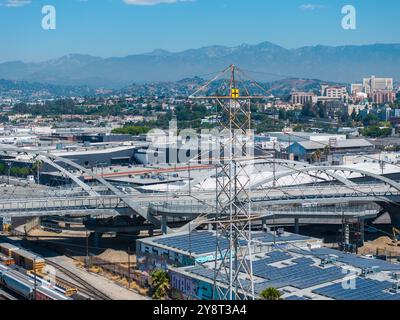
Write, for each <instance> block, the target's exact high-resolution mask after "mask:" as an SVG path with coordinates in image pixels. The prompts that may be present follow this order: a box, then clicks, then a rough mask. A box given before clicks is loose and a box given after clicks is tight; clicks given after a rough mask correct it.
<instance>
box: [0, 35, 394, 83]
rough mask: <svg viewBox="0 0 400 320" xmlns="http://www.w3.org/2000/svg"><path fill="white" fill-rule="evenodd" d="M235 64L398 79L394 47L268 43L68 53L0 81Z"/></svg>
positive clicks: (196, 71)
mask: <svg viewBox="0 0 400 320" xmlns="http://www.w3.org/2000/svg"><path fill="white" fill-rule="evenodd" d="M232 63H233V64H236V65H238V66H239V67H240V68H241V69H242V70H244V71H246V72H247V73H248V74H249V75H250V76H251V77H252V78H254V79H256V80H262V81H273V80H279V79H283V78H307V79H322V80H324V81H333V82H340V83H351V82H355V81H357V82H360V81H361V79H362V78H363V77H366V76H371V75H376V76H385V77H394V78H395V79H396V80H399V78H400V77H399V74H400V44H372V45H359V46H355V45H352V46H337V47H331V46H321V45H319V46H308V47H302V48H297V49H286V48H283V47H281V46H278V45H275V44H273V43H270V42H263V43H260V44H257V45H248V44H243V45H240V46H236V47H226V46H209V47H203V48H200V49H190V50H186V51H182V52H169V51H165V50H155V51H153V52H151V53H146V54H136V55H129V56H126V57H112V58H101V57H95V56H90V55H81V54H69V55H66V56H63V57H61V58H59V59H53V60H49V61H44V62H35V63H25V62H22V61H12V62H4V63H1V64H0V78H1V79H7V80H19V81H29V82H40V83H47V84H54V85H80V86H81V85H84V86H86V85H87V86H91V87H107V88H122V87H124V86H127V85H130V84H132V83H146V82H159V81H178V80H180V79H184V78H190V77H195V76H200V77H201V76H202V75H205V74H208V73H213V72H216V71H219V70H223V69H224V68H226V67H227V66H228V65H230V64H232Z"/></svg>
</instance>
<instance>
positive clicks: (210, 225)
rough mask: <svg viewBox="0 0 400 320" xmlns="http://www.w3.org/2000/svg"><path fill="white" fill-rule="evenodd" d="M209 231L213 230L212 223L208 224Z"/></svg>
mask: <svg viewBox="0 0 400 320" xmlns="http://www.w3.org/2000/svg"><path fill="white" fill-rule="evenodd" d="M208 230H209V231H212V230H213V225H212V224H211V223H209V224H208Z"/></svg>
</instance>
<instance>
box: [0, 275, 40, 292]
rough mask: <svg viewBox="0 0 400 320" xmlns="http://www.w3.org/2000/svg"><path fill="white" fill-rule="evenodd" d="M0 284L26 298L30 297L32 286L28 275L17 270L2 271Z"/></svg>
mask: <svg viewBox="0 0 400 320" xmlns="http://www.w3.org/2000/svg"><path fill="white" fill-rule="evenodd" d="M1 284H2V285H3V286H5V287H6V288H8V289H10V290H12V291H13V292H15V293H17V294H18V295H20V296H22V297H24V298H26V299H31V298H32V295H33V291H34V286H33V285H32V283H31V281H30V280H29V278H28V277H26V276H24V275H23V274H21V273H19V272H16V271H14V270H8V271H6V272H3V274H2V276H1Z"/></svg>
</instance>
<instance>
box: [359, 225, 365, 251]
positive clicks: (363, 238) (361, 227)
mask: <svg viewBox="0 0 400 320" xmlns="http://www.w3.org/2000/svg"><path fill="white" fill-rule="evenodd" d="M360 242H361V245H362V246H363V245H364V242H365V222H364V219H360Z"/></svg>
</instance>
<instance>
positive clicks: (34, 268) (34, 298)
mask: <svg viewBox="0 0 400 320" xmlns="http://www.w3.org/2000/svg"><path fill="white" fill-rule="evenodd" d="M33 276H34V284H33V300H36V288H37V283H36V257H34V258H33Z"/></svg>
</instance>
